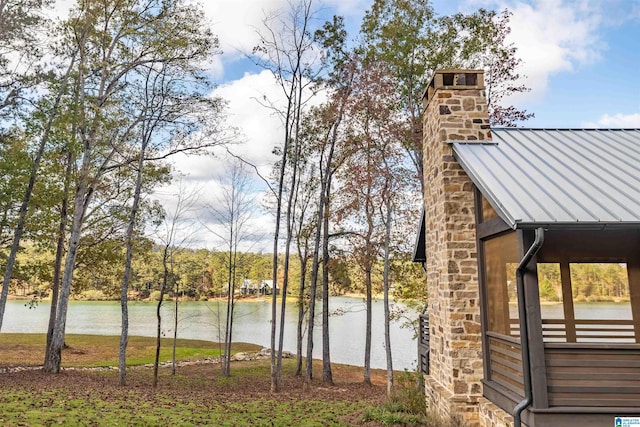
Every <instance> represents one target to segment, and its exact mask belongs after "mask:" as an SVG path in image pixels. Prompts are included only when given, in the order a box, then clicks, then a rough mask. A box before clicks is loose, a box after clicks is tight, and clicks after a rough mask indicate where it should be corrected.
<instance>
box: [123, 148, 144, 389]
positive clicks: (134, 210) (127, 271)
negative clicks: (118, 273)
mask: <svg viewBox="0 0 640 427" xmlns="http://www.w3.org/2000/svg"><path fill="white" fill-rule="evenodd" d="M146 150H147V141H143V142H142V145H141V147H140V158H139V159H138V170H137V173H136V184H135V185H136V186H135V190H134V193H133V202H132V204H131V213H130V215H129V225H128V226H127V236H126V239H127V240H126V248H127V249H126V251H127V253H126V256H125V264H124V275H123V276H122V290H121V293H120V307H121V308H122V331H121V333H120V351H119V356H118V370H119V373H120V375H119V383H120V385H125V384H126V382H127V381H126V375H127V343H128V342H129V305H128V302H129V279H130V278H131V261H132V258H133V230H134V228H135V225H136V217H137V214H138V207H139V205H140V192H141V191H142V172H143V170H142V168H143V166H144V157H145V153H146Z"/></svg>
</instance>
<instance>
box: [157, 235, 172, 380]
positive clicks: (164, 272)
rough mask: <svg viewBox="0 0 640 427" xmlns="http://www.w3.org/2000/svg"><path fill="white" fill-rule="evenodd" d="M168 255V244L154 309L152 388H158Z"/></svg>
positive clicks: (164, 253)
mask: <svg viewBox="0 0 640 427" xmlns="http://www.w3.org/2000/svg"><path fill="white" fill-rule="evenodd" d="M168 254H169V244H166V245H165V246H164V251H163V253H162V286H161V288H160V299H159V300H158V306H157V307H156V320H157V322H156V355H155V359H154V362H153V388H156V387H158V367H159V365H160V346H161V343H162V341H161V340H160V337H161V336H162V315H161V312H160V309H161V308H162V302H163V300H164V293H165V292H166V290H167V282H168V277H169V269H168V267H167V257H168Z"/></svg>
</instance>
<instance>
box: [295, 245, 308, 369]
mask: <svg viewBox="0 0 640 427" xmlns="http://www.w3.org/2000/svg"><path fill="white" fill-rule="evenodd" d="M306 276H307V260H306V259H304V258H302V256H301V255H300V290H299V292H298V328H297V331H296V376H297V377H299V376H301V375H302V340H303V330H304V329H303V328H304V313H305V309H304V305H305V303H304V291H305V286H306Z"/></svg>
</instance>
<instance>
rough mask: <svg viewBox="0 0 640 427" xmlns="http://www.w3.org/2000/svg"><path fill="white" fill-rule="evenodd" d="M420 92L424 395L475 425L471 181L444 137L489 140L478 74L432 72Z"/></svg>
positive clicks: (477, 342)
mask: <svg viewBox="0 0 640 427" xmlns="http://www.w3.org/2000/svg"><path fill="white" fill-rule="evenodd" d="M445 73H449V74H451V73H472V74H475V75H476V77H477V79H475V80H470V81H473V82H474V83H476V84H475V85H474V86H467V85H466V84H464V85H459V86H456V82H455V81H454V82H453V85H448V86H445V85H444V83H443V76H444V74H445ZM445 77H446V76H445ZM449 77H451V75H449ZM444 81H446V80H444ZM449 84H451V83H449ZM426 97H427V99H426V100H425V103H426V111H425V113H424V120H423V126H424V140H423V148H424V154H423V155H424V158H423V161H424V188H425V194H424V202H425V218H426V228H425V230H426V259H427V265H426V269H427V287H428V292H429V323H430V327H431V345H430V347H431V352H430V375H428V376H426V377H425V382H426V384H425V385H426V394H427V396H426V398H427V404H428V406H429V408H430V410H431V411H433V412H435V413H436V414H438V415H440V416H443V417H454V418H455V419H458V420H459V422H460V423H461V425H468V426H479V425H482V424H481V421H480V410H479V401H480V399H481V398H482V384H481V380H482V378H483V370H482V343H481V328H480V308H479V288H478V263H477V249H476V234H475V213H474V211H475V209H474V195H473V185H472V182H471V180H470V179H469V177H468V176H467V174H466V173H465V172H464V171H463V170H462V168H461V167H460V165H459V164H458V162H457V161H456V160H455V158H454V156H453V150H452V148H451V146H450V145H449V144H448V143H447V142H448V141H478V142H481V141H487V140H491V130H490V128H489V115H488V111H487V102H486V98H485V93H484V84H483V74H482V71H463V70H456V71H445V72H437V73H436V74H435V75H434V78H433V80H432V82H431V84H430V87H429V88H428V90H427V92H426Z"/></svg>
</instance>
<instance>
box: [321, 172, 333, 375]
mask: <svg viewBox="0 0 640 427" xmlns="http://www.w3.org/2000/svg"><path fill="white" fill-rule="evenodd" d="M329 167H330V165H329ZM327 175H328V176H327V185H326V188H325V199H324V206H323V208H324V214H323V222H324V224H323V227H322V228H323V229H324V234H323V237H322V382H324V383H325V384H329V385H333V373H332V372H331V349H330V347H329V206H330V199H329V197H330V192H331V172H329V173H328V174H327Z"/></svg>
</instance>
